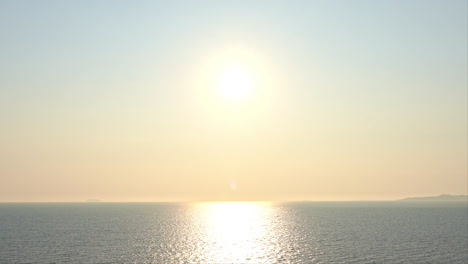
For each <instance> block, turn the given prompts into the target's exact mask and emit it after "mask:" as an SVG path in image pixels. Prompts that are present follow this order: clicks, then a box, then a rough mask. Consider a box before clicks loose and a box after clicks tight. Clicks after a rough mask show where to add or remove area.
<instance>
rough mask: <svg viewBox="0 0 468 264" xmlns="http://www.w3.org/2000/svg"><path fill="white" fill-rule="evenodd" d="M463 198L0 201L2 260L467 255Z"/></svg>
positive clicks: (408, 259) (352, 259) (332, 259)
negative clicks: (97, 201)
mask: <svg viewBox="0 0 468 264" xmlns="http://www.w3.org/2000/svg"><path fill="white" fill-rule="evenodd" d="M467 208H468V207H467V204H466V203H464V202H461V203H457V202H452V203H442V202H439V203H428V202H423V203H421V202H420V203H414V202H296V203H270V202H245V203H244V202H242V203H36V204H32V203H31V204H28V203H18V204H17V203H4V204H0V263H455V264H456V263H460V264H461V263H468V209H467Z"/></svg>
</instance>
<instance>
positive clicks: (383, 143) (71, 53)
mask: <svg viewBox="0 0 468 264" xmlns="http://www.w3.org/2000/svg"><path fill="white" fill-rule="evenodd" d="M0 55H1V59H0V201H3V202H9V201H82V200H86V199H102V200H104V201H167V200H206V199H207V200H296V199H313V200H357V199H380V200H381V199H396V198H403V197H406V196H424V195H438V194H441V193H449V194H466V193H467V184H468V183H467V70H468V69H467V1H464V0H450V1H442V0H440V1H430V0H421V1H418V0H412V1H373V0H372V1H371V0H369V1H348V0H346V1H345V0H343V1H188V0H187V1H59V0H57V1H16V0H15V1H5V0H3V1H0ZM232 61H235V62H236V63H238V64H239V65H240V66H239V67H240V69H241V70H240V72H241V73H234V74H231V75H229V74H228V77H227V79H226V80H224V79H223V80H224V81H226V82H227V83H228V84H227V89H228V91H227V94H226V92H222V93H220V92H219V91H220V90H222V89H224V88H226V84H224V86H223V87H224V88H223V87H221V88H220V87H218V88H219V89H218V88H216V87H217V86H216V85H217V84H219V82H217V80H219V79H220V78H221V79H222V78H224V77H220V76H224V75H223V74H224V73H225V72H226V70H225V68H226V67H227V66H226V65H230V64H229V63H231V62H232ZM236 65H237V64H236ZM228 72H229V71H228ZM244 73H245V75H246V76H247V77H245V78H244V77H243V76H244V75H243V74H244ZM229 76H231V77H229ZM244 79H246V80H245V81H243V80H244ZM239 80H241V81H239ZM247 84H248V85H247ZM229 85H234V86H233V87H231V86H229ZM218 86H219V85H218ZM237 87H239V89H241V88H242V89H244V88H245V87H248V89H245V91H246V92H245V93H246V95H244V94H242V95H240V96H238V97H239V98H237V97H236V96H237V93H238V92H239V90H236V89H237ZM217 89H218V90H217ZM241 91H243V90H241ZM230 93H231V94H230ZM232 93H234V95H232Z"/></svg>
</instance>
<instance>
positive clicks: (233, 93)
mask: <svg viewBox="0 0 468 264" xmlns="http://www.w3.org/2000/svg"><path fill="white" fill-rule="evenodd" d="M216 88H217V89H218V91H219V93H220V94H221V96H222V97H224V98H225V99H228V100H230V101H245V100H247V99H249V98H250V97H251V96H252V94H253V92H254V89H255V80H254V76H253V72H252V70H250V69H249V68H248V67H247V66H245V65H242V64H240V63H230V64H227V65H225V66H223V67H221V69H220V71H219V74H218V76H217V80H216Z"/></svg>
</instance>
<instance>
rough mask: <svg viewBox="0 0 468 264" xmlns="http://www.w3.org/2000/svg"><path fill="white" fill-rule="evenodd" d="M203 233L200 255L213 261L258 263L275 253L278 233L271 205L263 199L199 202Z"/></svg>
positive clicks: (199, 217)
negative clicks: (276, 233)
mask: <svg viewBox="0 0 468 264" xmlns="http://www.w3.org/2000/svg"><path fill="white" fill-rule="evenodd" d="M198 206H199V208H198V209H199V215H198V219H199V221H200V230H199V231H198V232H200V234H199V235H200V236H201V237H203V238H202V239H203V240H204V243H203V244H204V245H205V247H204V248H200V249H199V250H200V251H201V252H200V251H199V252H197V254H200V253H201V254H200V255H203V256H204V257H202V259H199V260H204V261H209V262H211V263H252V262H255V263H258V261H262V260H263V261H267V258H268V256H271V244H270V243H271V242H272V241H270V239H271V238H272V237H274V236H273V234H272V233H273V232H275V227H274V224H273V223H274V222H273V221H272V217H271V210H272V209H271V207H270V206H268V203H260V202H227V203H202V204H199V205H198Z"/></svg>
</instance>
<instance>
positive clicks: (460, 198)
mask: <svg viewBox="0 0 468 264" xmlns="http://www.w3.org/2000/svg"><path fill="white" fill-rule="evenodd" d="M398 201H403V202H468V195H450V194H441V195H439V196H428V197H409V198H405V199H401V200H398Z"/></svg>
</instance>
